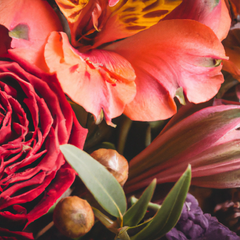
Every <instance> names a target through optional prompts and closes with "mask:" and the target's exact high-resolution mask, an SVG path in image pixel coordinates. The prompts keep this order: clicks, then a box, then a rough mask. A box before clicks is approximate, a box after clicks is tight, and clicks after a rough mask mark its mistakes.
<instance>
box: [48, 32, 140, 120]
mask: <svg viewBox="0 0 240 240" xmlns="http://www.w3.org/2000/svg"><path fill="white" fill-rule="evenodd" d="M45 60H46V63H47V65H48V67H49V69H50V72H56V73H57V77H58V79H59V81H60V83H61V85H62V88H63V89H64V91H65V93H66V94H68V95H69V96H70V97H71V98H72V99H73V100H74V101H75V102H77V103H78V104H80V105H81V106H83V107H84V108H85V109H86V110H87V111H89V112H91V113H92V114H93V115H94V116H95V118H96V119H99V116H100V115H101V112H102V111H103V113H104V116H105V119H106V121H107V122H108V123H110V122H111V119H112V118H114V117H117V116H119V115H120V114H121V113H122V112H123V110H124V107H125V105H126V104H127V103H129V102H130V101H132V99H133V98H134V96H135V94H136V86H135V82H134V80H135V73H134V70H133V68H132V66H131V65H130V63H129V62H128V61H126V60H125V59H124V58H123V57H121V56H120V55H118V54H117V53H114V52H110V51H105V50H92V51H89V52H87V53H85V54H83V53H80V52H78V51H77V50H75V49H74V48H72V47H71V45H70V43H69V42H68V38H67V35H66V34H65V33H57V32H53V33H52V34H51V35H50V37H49V39H48V42H47V44H46V47H45Z"/></svg>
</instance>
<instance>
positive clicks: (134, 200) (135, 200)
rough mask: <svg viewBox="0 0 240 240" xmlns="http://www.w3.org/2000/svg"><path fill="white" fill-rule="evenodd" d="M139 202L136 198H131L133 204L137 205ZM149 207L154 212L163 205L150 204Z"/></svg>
mask: <svg viewBox="0 0 240 240" xmlns="http://www.w3.org/2000/svg"><path fill="white" fill-rule="evenodd" d="M137 201H138V199H137V198H136V197H131V204H132V205H133V204H135V203H136V202H137ZM148 207H149V208H151V209H153V210H154V211H158V210H159V209H160V208H161V205H159V204H156V203H152V202H149V203H148Z"/></svg>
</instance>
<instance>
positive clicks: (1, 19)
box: [0, 0, 62, 70]
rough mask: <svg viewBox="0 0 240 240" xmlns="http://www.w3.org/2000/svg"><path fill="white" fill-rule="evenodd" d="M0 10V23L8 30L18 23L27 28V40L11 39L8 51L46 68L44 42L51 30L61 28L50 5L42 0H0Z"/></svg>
mask: <svg viewBox="0 0 240 240" xmlns="http://www.w3.org/2000/svg"><path fill="white" fill-rule="evenodd" d="M0 12H1V15H0V24H2V25H4V26H5V27H6V28H8V30H9V31H11V30H13V29H14V28H15V27H16V26H18V25H19V24H24V25H26V26H27V27H28V29H29V36H28V40H26V39H17V38H13V39H12V42H11V48H12V49H11V50H10V52H11V53H12V54H16V55H18V56H20V57H22V58H24V59H25V60H27V61H29V62H31V63H32V64H35V65H37V66H39V67H40V68H42V69H44V70H46V63H45V62H44V58H43V50H44V44H45V43H46V39H47V37H48V35H49V34H50V32H51V31H54V30H61V29H62V27H61V23H60V21H59V19H58V17H57V15H56V13H55V12H54V11H53V9H52V8H51V6H50V5H49V4H48V3H47V1H42V0H34V1H33V0H8V1H1V5H0Z"/></svg>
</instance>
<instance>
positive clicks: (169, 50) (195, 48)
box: [105, 20, 225, 121]
mask: <svg viewBox="0 0 240 240" xmlns="http://www.w3.org/2000/svg"><path fill="white" fill-rule="evenodd" d="M105 49H108V50H112V51H115V52H117V53H119V54H120V55H122V56H123V57H124V58H126V59H127V60H128V61H129V62H130V63H131V64H132V66H133V68H134V69H135V72H136V76H137V77H136V85H137V94H136V97H135V99H134V100H133V101H132V102H131V103H130V104H128V105H127V106H126V109H125V111H124V113H125V114H126V115H127V116H129V117H130V118H131V119H134V120H142V121H149V120H159V119H165V118H168V117H170V116H172V115H173V114H174V113H175V111H176V106H175V104H174V101H173V98H174V96H175V93H176V90H177V89H178V88H179V87H182V88H183V91H184V94H185V95H186V97H187V99H188V100H189V101H191V102H194V103H200V102H204V101H207V100H209V99H210V98H212V97H213V96H214V95H215V94H216V93H217V92H218V89H219V88H220V86H221V83H222V82H223V76H222V74H221V72H220V70H221V68H222V66H221V64H220V65H219V64H215V63H218V62H219V59H222V58H225V53H224V49H223V46H222V44H221V43H220V41H219V40H218V38H217V37H216V35H215V34H214V33H213V32H212V30H211V29H210V28H208V27H206V26H205V25H203V24H201V23H198V22H196V21H193V20H168V21H160V22H159V23H158V24H157V25H155V26H153V27H151V28H149V29H148V30H146V31H143V32H140V33H138V34H136V35H134V36H132V37H129V38H127V39H124V40H122V41H119V42H116V43H113V44H111V45H109V46H108V47H106V48H105Z"/></svg>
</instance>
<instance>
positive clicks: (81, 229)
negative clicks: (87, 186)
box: [53, 196, 94, 238]
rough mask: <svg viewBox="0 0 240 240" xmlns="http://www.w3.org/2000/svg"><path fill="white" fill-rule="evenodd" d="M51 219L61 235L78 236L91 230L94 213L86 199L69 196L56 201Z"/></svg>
mask: <svg viewBox="0 0 240 240" xmlns="http://www.w3.org/2000/svg"><path fill="white" fill-rule="evenodd" d="M53 221H54V224H55V226H56V227H57V229H58V230H59V231H60V232H61V233H62V234H63V235H65V236H67V237H69V238H78V237H81V236H83V235H84V234H86V233H88V232H89V231H90V230H91V228H92V226H93V225H94V214H93V211H92V208H91V206H90V205H89V203H88V202H87V201H86V200H83V199H81V198H79V197H77V196H70V197H66V198H63V199H61V200H60V201H59V202H58V204H57V206H56V207H55V209H54V213H53Z"/></svg>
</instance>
